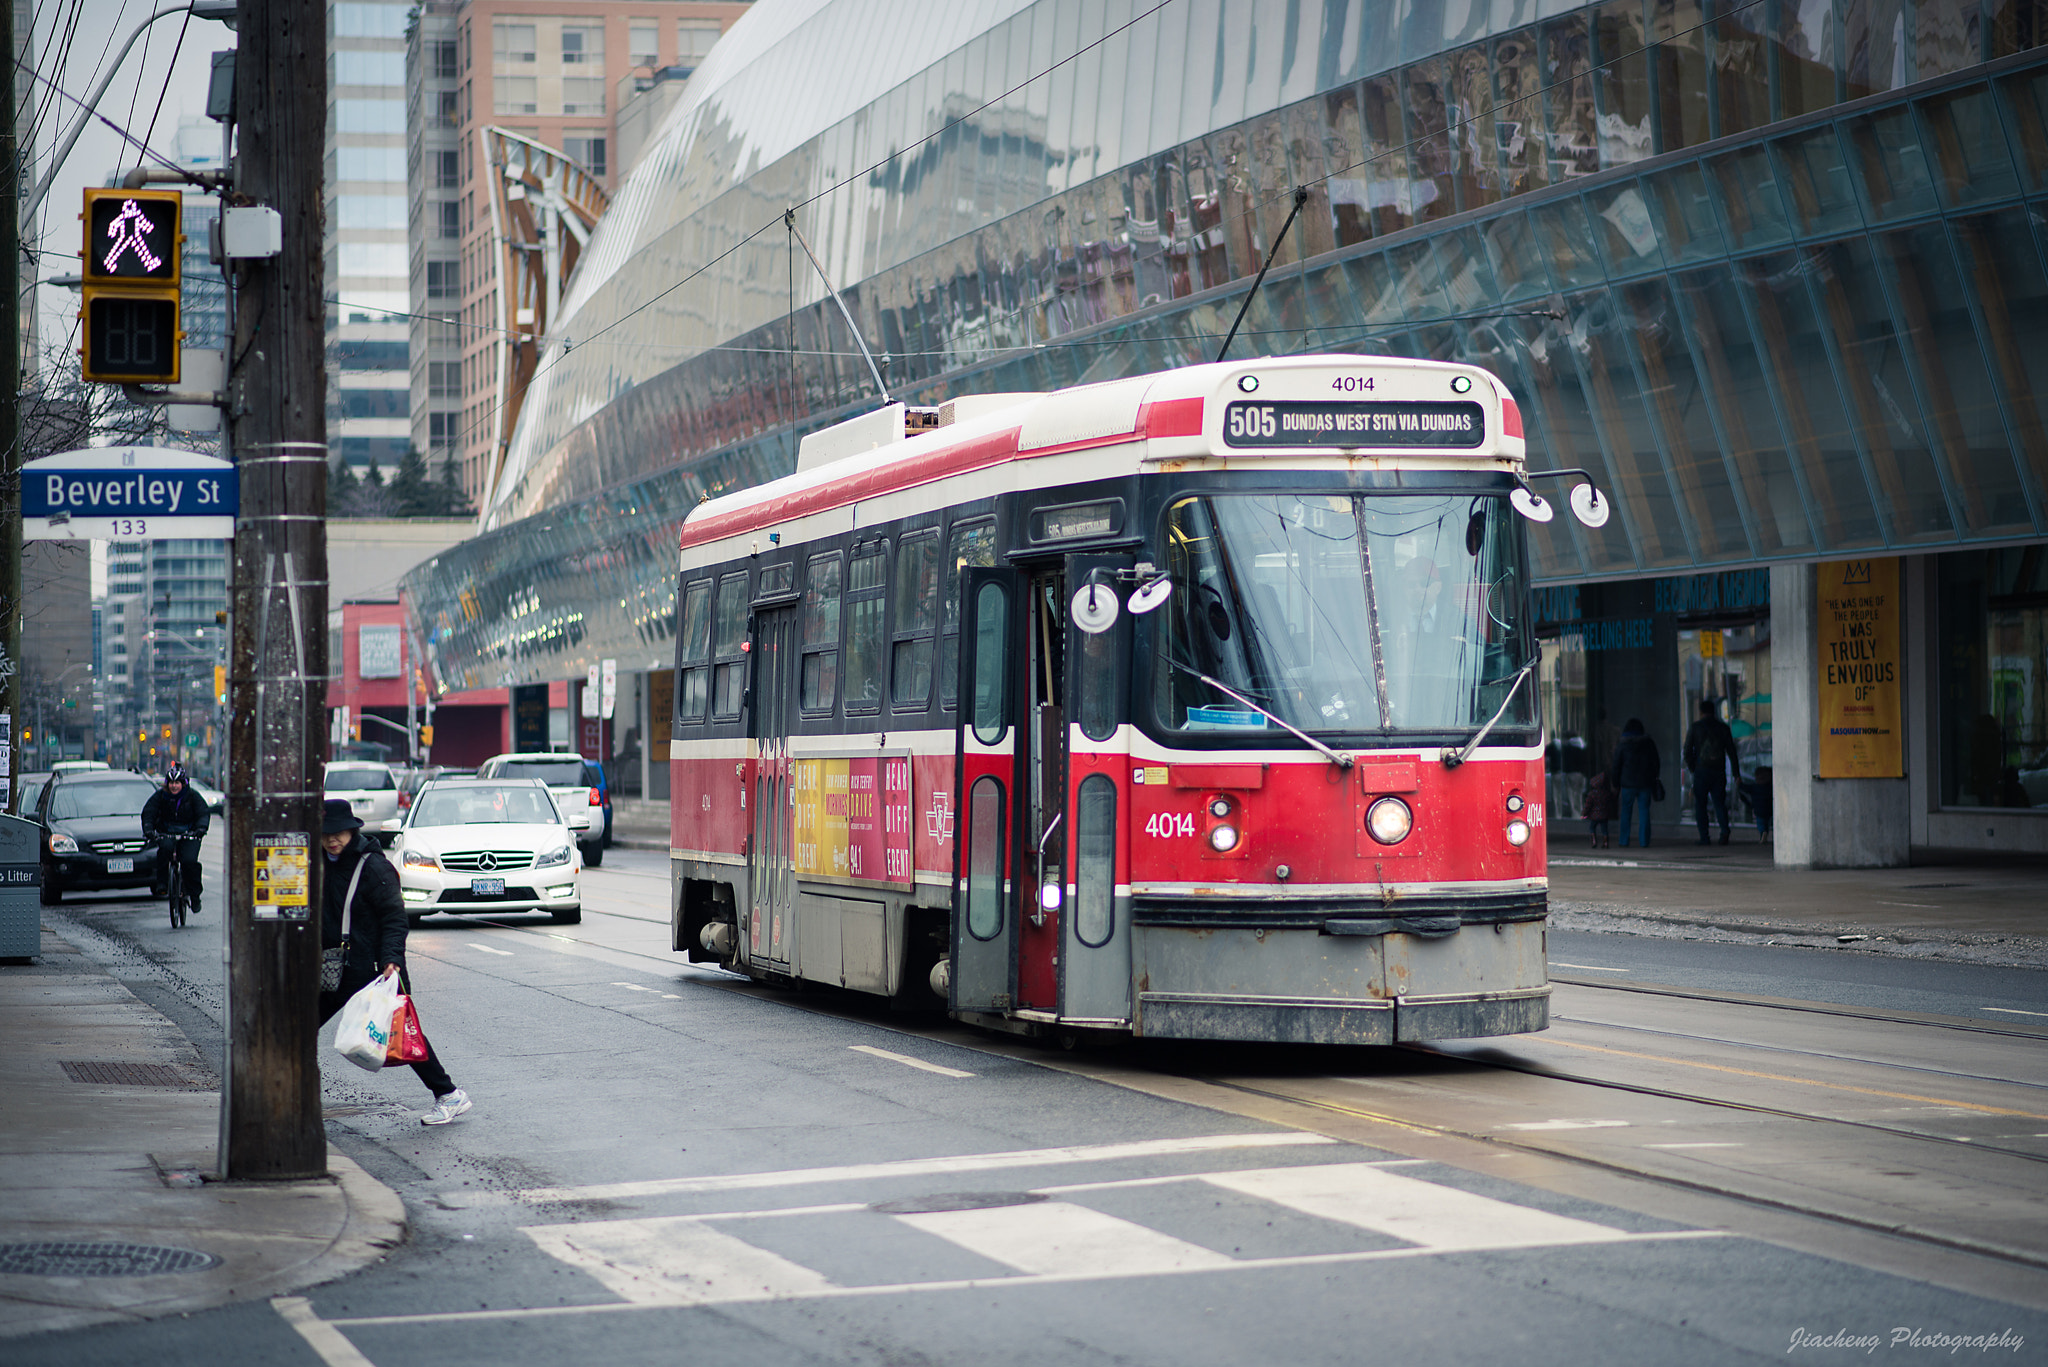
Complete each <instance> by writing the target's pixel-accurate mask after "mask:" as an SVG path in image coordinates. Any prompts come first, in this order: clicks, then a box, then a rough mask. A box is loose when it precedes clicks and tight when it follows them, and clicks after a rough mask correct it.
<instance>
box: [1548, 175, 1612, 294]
mask: <svg viewBox="0 0 2048 1367" xmlns="http://www.w3.org/2000/svg"><path fill="white" fill-rule="evenodd" d="M1529 218H1530V221H1532V222H1533V223H1535V225H1536V240H1537V241H1538V242H1540V243H1541V244H1542V245H1543V254H1544V258H1545V260H1546V263H1547V264H1548V266H1549V268H1550V280H1551V285H1552V287H1553V288H1555V289H1571V288H1573V287H1574V286H1577V285H1594V284H1598V283H1599V282H1600V281H1602V280H1604V279H1606V272H1604V271H1603V270H1601V268H1600V260H1599V258H1598V257H1596V256H1595V255H1594V254H1593V229H1592V227H1591V226H1590V225H1589V224H1588V223H1587V222H1586V207H1585V205H1584V203H1583V202H1582V201H1581V200H1580V199H1579V198H1578V196H1576V195H1573V196H1571V197H1569V198H1566V199H1554V200H1552V201H1550V203H1548V204H1539V205H1537V206H1536V207H1535V208H1533V209H1531V210H1530V211H1529Z"/></svg>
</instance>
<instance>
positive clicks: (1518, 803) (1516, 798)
mask: <svg viewBox="0 0 2048 1367" xmlns="http://www.w3.org/2000/svg"><path fill="white" fill-rule="evenodd" d="M1521 810H1522V795H1521V794H1520V793H1509V794H1508V814H1509V815H1510V816H1512V815H1514V814H1515V813H1516V812H1519V811H1521Z"/></svg>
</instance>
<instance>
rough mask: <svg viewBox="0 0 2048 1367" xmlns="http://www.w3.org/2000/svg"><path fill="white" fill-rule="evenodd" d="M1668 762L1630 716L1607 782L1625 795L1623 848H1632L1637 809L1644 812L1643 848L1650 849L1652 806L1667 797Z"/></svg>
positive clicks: (1622, 825) (1608, 771)
mask: <svg viewBox="0 0 2048 1367" xmlns="http://www.w3.org/2000/svg"><path fill="white" fill-rule="evenodd" d="M1663 771H1664V759H1663V756H1661V755H1659V754H1658V753H1657V742H1656V741H1653V740H1651V739H1650V737H1649V735H1648V733H1646V732H1645V731H1644V730H1643V723H1642V720H1641V719H1640V718H1637V717H1630V718H1629V719H1628V721H1627V722H1626V723H1624V724H1623V725H1622V728H1621V743H1620V744H1619V745H1616V746H1615V747H1614V759H1613V760H1612V761H1611V762H1610V763H1609V764H1608V766H1607V781H1608V783H1609V784H1611V785H1613V787H1614V788H1615V790H1616V791H1617V792H1619V793H1620V794H1621V847H1622V848H1623V849H1627V848H1628V835H1629V828H1630V827H1631V826H1633V825H1634V824H1635V814H1636V810H1637V809H1638V808H1640V809H1641V810H1642V814H1643V819H1642V833H1643V848H1644V849H1648V848H1649V847H1650V803H1651V801H1652V800H1654V799H1658V798H1661V797H1663V796H1664V783H1663Z"/></svg>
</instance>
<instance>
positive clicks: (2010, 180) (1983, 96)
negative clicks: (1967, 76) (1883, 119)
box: [1915, 85, 2020, 207]
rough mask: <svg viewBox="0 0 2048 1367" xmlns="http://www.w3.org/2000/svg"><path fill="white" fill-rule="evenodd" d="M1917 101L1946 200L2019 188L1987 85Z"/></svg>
mask: <svg viewBox="0 0 2048 1367" xmlns="http://www.w3.org/2000/svg"><path fill="white" fill-rule="evenodd" d="M1915 103H1916V106H1917V108H1918V109H1919V111H1920V117H1921V118H1923V119H1924V120H1926V122H1927V128H1928V132H1929V133H1930V135H1931V136H1932V138H1933V145H1934V148H1935V153H1936V157H1937V161H1938V164H1939V167H1940V174H1939V175H1938V176H1937V177H1936V182H1935V183H1936V184H1937V185H1939V186H1940V188H1941V197H1942V199H1943V200H1944V201H1945V202H1947V203H1948V204H1950V205H1952V206H1955V207H1962V206H1966V205H1972V204H1982V203H1984V202H1985V201H1987V200H1994V199H2006V198H2009V197H2011V196H2013V195H2016V194H2018V193H2019V188H2020V187H2019V176H2018V173H2017V172H2016V171H2015V169H2014V167H2013V163H2012V156H2011V154H2010V153H2009V152H2008V151H2007V149H2006V142H2005V130H2004V128H2002V127H2001V126H2000V124H1999V118H1998V109H1997V106H1996V105H1995V104H1993V102H1992V99H1991V91H1990V89H1989V88H1988V87H1986V86H1981V85H1979V86H1970V87H1968V88H1966V89H1963V90H1959V91H1955V92H1953V93H1950V94H1943V95H1936V96H1932V97H1930V98H1928V99H1925V100H1919V101H1916V102H1915Z"/></svg>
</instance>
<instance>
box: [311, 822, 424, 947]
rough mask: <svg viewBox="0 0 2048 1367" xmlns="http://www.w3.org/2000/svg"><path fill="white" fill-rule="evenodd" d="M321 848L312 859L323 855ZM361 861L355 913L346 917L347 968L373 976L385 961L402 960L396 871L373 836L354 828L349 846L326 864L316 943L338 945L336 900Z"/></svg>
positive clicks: (402, 914) (402, 926)
mask: <svg viewBox="0 0 2048 1367" xmlns="http://www.w3.org/2000/svg"><path fill="white" fill-rule="evenodd" d="M326 857H327V852H326V851H325V850H322V851H320V852H319V853H318V854H317V855H316V856H315V858H318V859H325V858H326ZM358 863H361V865H362V867H363V876H362V879H361V881H360V882H358V883H357V885H356V902H355V914H354V915H353V916H352V917H351V918H350V921H349V937H348V955H347V957H346V960H345V963H346V966H347V970H348V971H350V972H355V973H367V974H370V975H373V976H374V975H375V974H376V973H377V971H378V969H380V968H381V967H382V966H383V965H385V964H401V965H402V964H404V962H405V931H406V920H405V899H404V898H403V897H401V896H400V895H399V892H398V870H397V869H394V868H392V867H391V861H390V860H389V859H386V858H385V857H384V851H383V849H382V848H381V847H379V846H378V844H377V842H376V841H375V840H372V839H371V838H370V837H369V836H367V835H364V834H363V833H362V832H361V831H357V832H356V838H355V841H354V843H353V844H351V845H350V846H349V847H348V848H347V849H345V850H343V851H342V852H341V858H339V859H336V860H334V861H333V862H332V863H329V864H328V865H327V866H326V878H327V887H326V895H325V897H324V898H323V899H322V900H323V901H324V903H325V907H324V915H323V916H322V918H321V926H320V947H321V948H322V949H333V948H334V947H335V946H336V945H338V944H340V943H341V904H342V899H343V898H344V897H346V896H347V894H348V883H349V878H350V877H351V876H352V875H353V874H354V873H355V871H356V865H357V864H358Z"/></svg>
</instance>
